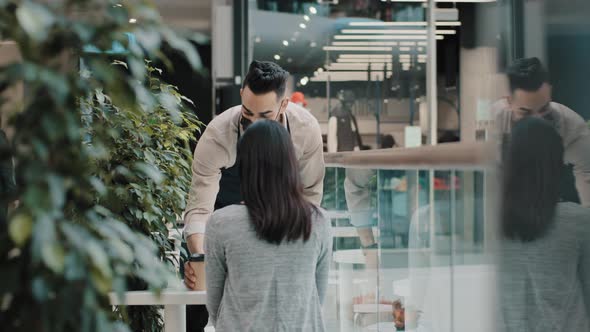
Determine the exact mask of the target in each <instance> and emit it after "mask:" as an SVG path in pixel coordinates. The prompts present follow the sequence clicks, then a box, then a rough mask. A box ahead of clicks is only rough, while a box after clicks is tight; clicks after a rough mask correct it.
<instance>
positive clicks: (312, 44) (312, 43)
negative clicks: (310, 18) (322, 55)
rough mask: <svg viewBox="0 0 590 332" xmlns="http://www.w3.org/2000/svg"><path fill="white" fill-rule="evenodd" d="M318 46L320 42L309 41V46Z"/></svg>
mask: <svg viewBox="0 0 590 332" xmlns="http://www.w3.org/2000/svg"><path fill="white" fill-rule="evenodd" d="M316 46H318V44H317V43H316V42H314V41H312V42H311V43H309V47H316Z"/></svg>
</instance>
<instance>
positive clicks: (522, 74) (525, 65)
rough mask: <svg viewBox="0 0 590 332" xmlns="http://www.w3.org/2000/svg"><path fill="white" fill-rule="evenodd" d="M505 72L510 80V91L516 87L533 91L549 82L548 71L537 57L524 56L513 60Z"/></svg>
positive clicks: (516, 88)
mask: <svg viewBox="0 0 590 332" xmlns="http://www.w3.org/2000/svg"><path fill="white" fill-rule="evenodd" d="M506 74H507V75H508V81H509V82H510V91H511V92H514V91H516V90H518V89H521V90H524V91H528V92H533V91H537V90H539V89H540V88H541V86H542V85H543V83H547V82H549V73H548V72H547V70H546V69H545V67H543V64H542V63H541V60H539V58H524V59H518V60H516V61H514V63H513V64H512V65H511V66H510V67H509V68H508V70H507V72H506Z"/></svg>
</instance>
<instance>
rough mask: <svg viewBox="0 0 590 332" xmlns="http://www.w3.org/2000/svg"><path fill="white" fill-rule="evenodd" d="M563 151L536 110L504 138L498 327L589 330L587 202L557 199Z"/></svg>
mask: <svg viewBox="0 0 590 332" xmlns="http://www.w3.org/2000/svg"><path fill="white" fill-rule="evenodd" d="M564 151H565V148H564V143H563V139H562V137H561V136H560V134H559V132H558V131H556V130H555V129H554V125H553V124H552V123H551V122H549V121H546V120H543V119H541V118H538V117H526V118H524V119H522V120H520V121H518V122H517V123H516V124H515V125H514V127H513V128H512V135H511V140H510V142H509V143H508V144H507V145H506V149H505V151H504V165H503V191H502V198H501V199H502V201H501V203H502V212H501V230H502V241H501V246H500V257H499V258H500V264H499V276H498V278H499V285H500V301H501V303H500V307H501V309H502V312H503V320H504V324H505V329H504V331H514V332H517V331H518V332H524V331H590V323H589V317H590V224H589V222H590V210H588V209H586V208H583V207H582V206H580V205H578V204H575V203H571V202H569V203H566V202H560V198H559V196H560V195H559V188H560V181H561V175H560V169H561V167H562V165H563V161H564ZM565 153H566V154H567V152H565Z"/></svg>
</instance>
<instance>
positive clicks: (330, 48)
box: [323, 46, 393, 51]
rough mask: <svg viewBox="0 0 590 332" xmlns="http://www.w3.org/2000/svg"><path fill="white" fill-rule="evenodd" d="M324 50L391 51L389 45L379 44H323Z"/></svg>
mask: <svg viewBox="0 0 590 332" xmlns="http://www.w3.org/2000/svg"><path fill="white" fill-rule="evenodd" d="M323 50H324V51H391V50H393V49H392V48H391V47H381V46H365V47H363V46H324V47H323Z"/></svg>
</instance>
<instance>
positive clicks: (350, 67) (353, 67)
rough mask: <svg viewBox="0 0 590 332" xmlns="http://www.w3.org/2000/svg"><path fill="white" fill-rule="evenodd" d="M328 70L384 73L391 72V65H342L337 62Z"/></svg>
mask: <svg viewBox="0 0 590 332" xmlns="http://www.w3.org/2000/svg"><path fill="white" fill-rule="evenodd" d="M328 69H329V70H331V71H338V70H364V71H367V70H369V69H370V70H371V71H373V70H380V71H383V70H384V69H386V70H391V63H370V62H357V63H342V62H337V63H333V64H331V65H330V66H328Z"/></svg>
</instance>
